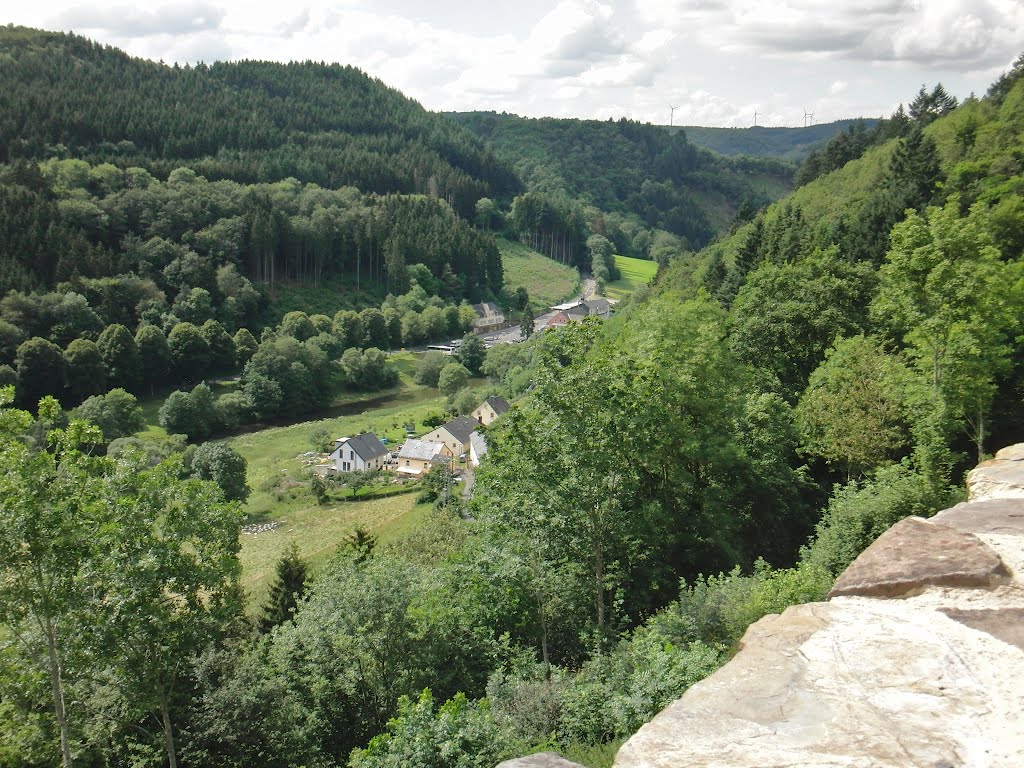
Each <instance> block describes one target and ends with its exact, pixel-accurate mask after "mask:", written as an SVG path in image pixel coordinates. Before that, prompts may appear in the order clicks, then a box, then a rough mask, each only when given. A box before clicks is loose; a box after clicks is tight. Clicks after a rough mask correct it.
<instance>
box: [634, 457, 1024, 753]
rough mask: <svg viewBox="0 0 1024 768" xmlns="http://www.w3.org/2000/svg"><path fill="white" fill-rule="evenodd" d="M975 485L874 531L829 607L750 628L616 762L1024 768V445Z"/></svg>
mask: <svg viewBox="0 0 1024 768" xmlns="http://www.w3.org/2000/svg"><path fill="white" fill-rule="evenodd" d="M969 483H970V498H971V501H970V502H968V503H965V504H960V505H958V506H956V507H953V508H952V509H948V510H945V511H943V512H941V513H940V514H938V515H936V517H935V518H933V519H932V521H926V520H922V519H921V518H908V519H907V520H904V521H902V522H900V523H897V524H896V525H895V526H893V527H892V528H891V529H890V530H889V531H887V532H886V533H885V534H883V535H882V536H881V537H879V539H878V540H877V541H876V542H875V543H874V544H873V545H872V546H871V547H869V548H868V549H867V551H865V552H864V553H862V554H861V556H860V557H858V558H857V560H856V561H854V563H853V564H852V565H851V566H850V568H849V569H847V571H846V573H844V574H843V575H842V576H841V577H840V579H839V580H838V581H837V582H836V586H835V588H834V589H833V591H832V593H831V595H832V596H834V598H835V599H833V600H832V601H831V602H829V603H811V604H808V605H801V606H794V607H792V608H789V609H787V610H786V611H785V612H784V613H783V614H782V615H781V616H766V617H765V618H763V619H761V620H760V621H759V622H757V623H756V624H754V625H753V626H751V627H750V629H748V630H747V633H746V634H745V635H744V637H743V640H742V643H741V646H742V647H741V650H740V651H739V653H738V654H737V655H736V656H735V657H734V658H733V659H732V661H730V662H729V663H728V664H726V665H725V666H724V667H722V668H721V669H720V670H718V671H717V672H716V673H715V674H714V675H712V676H711V677H709V678H708V679H706V680H704V681H702V682H700V683H698V684H697V685H695V686H693V687H692V688H691V689H690V690H689V691H687V692H686V694H685V695H684V696H683V697H682V698H681V699H679V700H678V701H676V702H674V703H673V704H671V705H670V706H669V707H668V708H667V709H665V710H663V711H662V712H661V713H660V714H659V715H658V716H657V717H655V718H654V720H652V721H651V722H650V723H648V724H647V725H645V726H644V727H643V728H641V729H640V730H639V731H638V732H637V733H636V734H635V735H634V736H633V737H632V738H631V739H629V740H628V741H627V742H626V743H625V744H624V745H623V746H622V748H621V749H620V751H619V754H618V756H617V757H616V760H615V766H616V768H783V767H785V768H791V767H792V768H830V767H833V766H834V767H835V768H1020V766H1022V765H1024V757H1022V756H1024V445H1020V446H1013V447H1012V448H1010V449H1006V450H1004V451H1000V452H999V454H997V459H996V460H993V461H991V462H987V463H986V464H985V465H983V466H981V467H979V468H978V469H976V470H975V471H974V472H972V473H971V480H969ZM996 550H998V552H997V551H996ZM1000 555H1001V556H1000ZM1008 566H1009V567H1010V568H1013V569H1014V570H1015V573H1016V574H1017V578H1018V580H1017V581H1014V580H1012V579H1011V578H1010V577H1009V570H1008ZM893 596H896V597H899V598H900V599H898V600H890V599H879V598H886V597H893Z"/></svg>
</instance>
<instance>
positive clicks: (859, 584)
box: [828, 517, 1010, 598]
mask: <svg viewBox="0 0 1024 768" xmlns="http://www.w3.org/2000/svg"><path fill="white" fill-rule="evenodd" d="M1009 578H1010V572H1009V570H1008V569H1007V567H1006V566H1005V565H1004V564H1003V561H1002V560H1001V559H1000V558H999V556H998V555H997V554H996V553H995V552H993V551H992V549H991V548H990V547H989V546H988V545H987V544H985V543H984V542H983V541H981V539H979V538H978V537H977V536H975V535H974V534H972V533H965V532H964V531H959V530H956V529H955V528H951V527H949V526H948V525H941V524H936V523H932V522H929V521H928V520H924V519H922V518H920V517H908V518H906V519H905V520H901V521H900V522H898V523H896V525H894V526H893V527H892V528H890V529H889V530H888V531H886V532H885V533H883V534H882V535H881V536H879V537H878V539H877V540H876V541H875V543H874V544H872V545H871V546H870V547H868V548H867V549H866V550H864V551H863V552H861V554H860V556H859V557H858V558H857V559H856V560H854V561H853V563H852V564H851V565H850V567H849V568H847V569H846V571H845V572H844V573H843V574H842V575H841V576H840V577H839V578H838V579H837V580H836V583H835V586H834V587H832V591H831V592H829V593H828V596H829V597H830V598H831V597H837V596H839V595H865V596H872V597H898V596H901V595H907V594H913V593H916V592H920V591H921V590H922V589H924V588H925V587H929V586H946V587H990V586H995V585H996V584H998V583H1000V582H1005V581H1007V580H1009Z"/></svg>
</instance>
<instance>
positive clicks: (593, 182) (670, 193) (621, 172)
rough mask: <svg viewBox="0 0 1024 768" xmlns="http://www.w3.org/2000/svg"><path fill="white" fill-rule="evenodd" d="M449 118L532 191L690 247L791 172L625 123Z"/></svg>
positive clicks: (774, 195) (761, 200) (776, 191)
mask: <svg viewBox="0 0 1024 768" xmlns="http://www.w3.org/2000/svg"><path fill="white" fill-rule="evenodd" d="M452 118H453V119H454V121H455V122H457V123H459V124H461V125H464V126H466V127H467V128H469V129H470V130H472V131H473V132H474V133H476V134H477V135H478V136H480V137H481V138H483V139H485V140H486V141H487V142H489V144H490V145H491V147H493V149H494V151H495V153H496V154H497V155H498V156H499V157H500V158H502V159H503V160H505V161H507V162H509V163H511V164H512V165H513V166H514V167H515V169H516V171H517V172H518V174H519V176H520V177H521V178H522V179H523V181H524V182H525V183H526V185H527V186H528V187H529V188H530V189H531V190H532V191H536V192H540V193H543V194H546V195H553V196H559V195H562V196H568V197H569V198H572V199H576V200H579V201H581V202H583V203H584V204H589V205H591V206H594V207H596V208H598V209H600V210H602V211H606V212H615V213H621V214H627V215H632V216H636V217H639V219H640V220H642V221H643V223H644V224H645V225H646V226H648V227H656V228H659V229H663V230H667V231H669V232H672V233H674V234H676V235H680V236H682V237H684V238H685V241H686V244H687V245H689V246H690V247H694V248H696V247H700V246H702V245H704V244H705V243H707V242H708V241H709V240H710V239H711V238H712V237H713V236H714V235H715V234H717V233H718V232H720V231H722V230H723V229H724V228H725V227H726V226H727V225H728V224H729V222H730V221H731V220H732V219H733V217H734V216H735V215H736V213H737V211H739V210H740V209H741V208H743V207H752V208H754V209H756V208H758V207H761V206H762V205H764V204H766V203H768V202H770V201H771V200H776V199H778V198H779V197H781V196H782V195H783V194H785V192H786V191H788V190H789V189H790V185H791V179H792V174H793V166H792V165H790V164H788V163H786V162H782V161H778V160H772V159H765V158H724V157H721V156H718V155H714V154H712V153H710V152H707V151H705V150H702V149H700V148H698V147H696V146H694V145H693V144H692V143H690V142H689V141H687V137H686V134H685V133H684V132H682V131H677V132H675V133H673V134H670V133H669V132H667V131H666V130H665V129H664V128H662V127H659V126H654V125H650V124H641V123H637V122H632V121H629V120H625V119H622V120H618V121H612V120H608V121H599V120H576V119H571V120H563V119H555V118H542V119H527V118H522V117H518V116H516V115H509V114H497V113H494V112H463V113H452ZM744 204H746V205H745V206H744Z"/></svg>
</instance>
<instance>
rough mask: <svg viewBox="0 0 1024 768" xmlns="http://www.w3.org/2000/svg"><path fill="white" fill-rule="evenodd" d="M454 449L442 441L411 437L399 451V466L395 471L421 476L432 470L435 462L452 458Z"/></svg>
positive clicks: (401, 473)
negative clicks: (435, 441)
mask: <svg viewBox="0 0 1024 768" xmlns="http://www.w3.org/2000/svg"><path fill="white" fill-rule="evenodd" d="M452 456H453V454H452V450H451V448H449V447H448V446H446V445H444V444H442V443H434V442H430V441H428V440H415V439H413V438H409V439H408V440H406V441H405V442H404V443H402V447H401V448H400V449H399V451H398V466H397V467H396V469H395V471H396V472H397V473H398V474H400V475H411V476H413V477H419V476H420V475H423V474H426V473H427V472H429V471H430V469H431V467H433V466H434V465H435V464H439V463H442V462H447V461H451V460H452Z"/></svg>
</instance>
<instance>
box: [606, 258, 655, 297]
mask: <svg viewBox="0 0 1024 768" xmlns="http://www.w3.org/2000/svg"><path fill="white" fill-rule="evenodd" d="M615 266H617V267H618V268H619V271H620V272H622V277H621V278H620V279H618V280H616V281H614V282H611V283H608V286H607V295H608V298H609V299H621V298H623V297H624V296H627V295H628V294H630V293H633V291H635V290H637V289H639V288H642V287H643V286H645V285H647V284H648V283H649V282H651V279H652V278H653V277H654V273H655V272H657V271H658V265H657V264H656V263H655V262H653V261H647V260H645V259H632V258H630V257H629V256H616V257H615Z"/></svg>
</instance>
